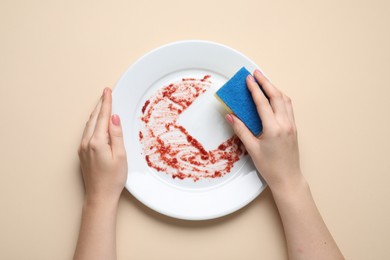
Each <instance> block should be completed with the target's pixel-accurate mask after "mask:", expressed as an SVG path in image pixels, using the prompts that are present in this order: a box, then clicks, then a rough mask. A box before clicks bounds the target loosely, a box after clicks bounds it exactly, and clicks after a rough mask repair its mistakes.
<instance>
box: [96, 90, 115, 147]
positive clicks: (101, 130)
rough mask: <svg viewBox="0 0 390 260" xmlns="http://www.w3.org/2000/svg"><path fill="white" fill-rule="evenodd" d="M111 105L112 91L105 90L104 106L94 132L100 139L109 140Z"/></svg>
mask: <svg viewBox="0 0 390 260" xmlns="http://www.w3.org/2000/svg"><path fill="white" fill-rule="evenodd" d="M111 103H112V96H111V89H109V88H105V89H104V92H103V101H102V106H101V108H100V112H99V115H98V118H97V121H96V127H95V131H94V132H93V135H94V136H96V137H98V138H100V137H107V139H108V126H109V123H110V117H111Z"/></svg>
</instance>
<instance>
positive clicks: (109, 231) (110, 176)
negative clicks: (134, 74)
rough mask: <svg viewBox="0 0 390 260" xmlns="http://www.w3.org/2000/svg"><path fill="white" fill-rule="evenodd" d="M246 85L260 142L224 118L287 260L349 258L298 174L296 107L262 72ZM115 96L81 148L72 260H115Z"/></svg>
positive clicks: (118, 147) (121, 167) (121, 168)
mask: <svg viewBox="0 0 390 260" xmlns="http://www.w3.org/2000/svg"><path fill="white" fill-rule="evenodd" d="M254 75H255V78H256V80H257V82H259V84H260V85H261V86H262V88H263V89H264V91H265V93H266V95H267V96H268V97H269V101H268V100H267V98H266V97H265V95H264V94H263V92H262V91H261V90H260V88H259V86H258V84H257V83H256V81H255V80H254V78H253V77H252V76H248V78H247V85H248V89H249V90H250V92H251V94H252V98H253V100H254V102H255V104H256V106H257V110H258V112H259V115H260V117H261V119H262V122H263V133H262V134H261V135H260V136H259V137H255V136H253V135H252V133H251V132H250V131H249V130H248V128H247V127H246V126H245V125H244V124H243V123H242V122H241V121H240V120H239V119H238V118H237V117H235V116H234V115H227V116H226V119H227V121H229V123H230V124H231V126H232V128H233V130H234V132H235V133H236V134H237V136H238V137H239V138H240V139H241V141H242V142H243V143H244V145H245V147H246V149H247V151H248V153H249V155H250V156H251V158H252V160H253V162H254V164H255V166H256V168H257V169H258V170H259V172H260V173H261V174H262V176H263V177H264V179H265V180H266V181H267V183H268V186H269V188H270V189H271V191H272V194H273V197H274V199H275V202H276V205H277V207H278V210H279V213H280V216H281V219H282V222H283V228H284V231H285V236H286V241H287V247H288V256H289V259H294V260H295V259H344V257H343V255H342V254H341V252H340V250H339V248H338V247H337V244H336V243H335V241H334V239H333V237H332V235H331V234H330V232H329V230H328V229H327V227H326V225H325V223H324V221H323V220H322V217H321V215H320V213H319V211H318V209H317V207H316V205H315V202H314V200H313V198H312V196H311V192H310V189H309V185H308V183H307V182H306V180H305V178H304V176H303V175H302V173H301V168H300V164H299V150H298V140H297V130H296V126H295V120H294V113H293V107H292V104H291V100H290V99H289V98H288V97H287V96H286V95H284V94H283V93H282V92H281V91H280V90H278V89H277V88H276V87H275V86H274V85H273V84H272V83H271V82H270V81H269V80H268V79H267V78H266V77H265V76H264V75H263V74H262V73H261V72H260V71H258V70H256V71H255V72H254ZM110 115H111V90H110V89H105V91H104V93H103V95H102V98H101V99H100V101H99V103H98V104H97V106H96V108H95V109H94V111H93V112H92V114H91V117H90V119H89V120H88V123H87V125H86V127H85V130H84V133H83V138H82V141H81V144H80V148H79V157H80V163H81V168H82V171H83V179H84V184H85V189H86V196H85V201H84V206H83V215H82V220H81V227H80V234H79V239H78V242H77V247H76V251H75V255H74V259H75V260H84V259H94V260H98V259H105V260H109V259H116V238H115V236H116V233H115V229H116V214H117V207H118V201H119V197H120V194H121V192H122V190H123V188H124V185H125V182H126V176H127V160H126V151H125V147H124V144H123V135H122V129H121V125H120V119H119V117H118V116H117V115H113V116H111V117H110Z"/></svg>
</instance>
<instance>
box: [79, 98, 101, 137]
mask: <svg viewBox="0 0 390 260" xmlns="http://www.w3.org/2000/svg"><path fill="white" fill-rule="evenodd" d="M101 106H102V98H101V97H100V99H99V101H98V103H97V104H96V106H95V109H94V110H93V111H92V113H91V115H90V117H89V120H88V122H87V124H86V126H85V128H84V132H83V137H82V140H85V141H86V142H89V140H90V139H91V137H92V134H93V131H94V130H95V126H96V120H97V117H98V114H99V111H100V108H101Z"/></svg>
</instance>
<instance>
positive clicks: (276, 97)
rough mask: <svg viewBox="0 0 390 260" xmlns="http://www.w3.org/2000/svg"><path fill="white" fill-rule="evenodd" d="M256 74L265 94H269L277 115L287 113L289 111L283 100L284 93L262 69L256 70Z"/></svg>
mask: <svg viewBox="0 0 390 260" xmlns="http://www.w3.org/2000/svg"><path fill="white" fill-rule="evenodd" d="M254 75H255V78H256V80H257V82H259V84H260V85H261V86H262V87H263V89H264V92H265V94H266V95H267V96H268V98H269V102H270V103H271V107H272V110H273V111H274V113H275V114H276V115H285V114H286V113H287V111H286V106H285V104H284V100H283V93H282V92H281V91H280V90H279V89H277V88H276V87H275V86H274V85H273V84H272V83H271V82H270V81H269V79H267V78H266V77H265V76H264V74H263V73H261V71H260V70H255V72H254Z"/></svg>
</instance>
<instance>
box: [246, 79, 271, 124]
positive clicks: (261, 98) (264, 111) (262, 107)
mask: <svg viewBox="0 0 390 260" xmlns="http://www.w3.org/2000/svg"><path fill="white" fill-rule="evenodd" d="M246 84H247V86H248V89H249V91H250V92H251V95H252V98H253V101H254V102H255V104H256V109H257V112H258V113H259V116H260V119H261V121H262V124H263V127H264V128H267V127H268V126H269V125H270V124H271V123H272V122H273V121H274V120H275V119H274V118H275V116H274V112H273V111H272V108H271V105H270V103H269V101H268V99H267V97H266V96H265V95H264V93H263V91H262V90H261V89H260V86H259V85H258V84H257V83H256V81H255V79H254V78H253V77H252V76H251V75H248V77H247V78H246Z"/></svg>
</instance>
